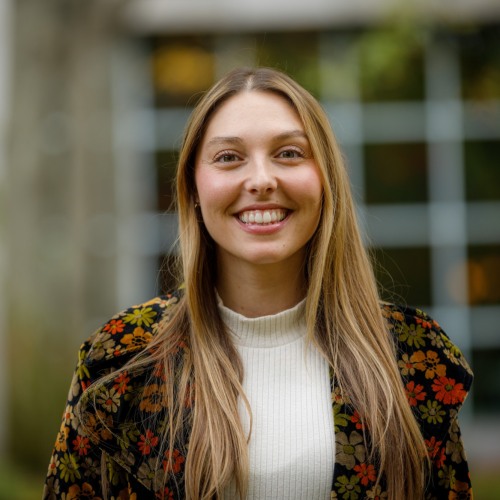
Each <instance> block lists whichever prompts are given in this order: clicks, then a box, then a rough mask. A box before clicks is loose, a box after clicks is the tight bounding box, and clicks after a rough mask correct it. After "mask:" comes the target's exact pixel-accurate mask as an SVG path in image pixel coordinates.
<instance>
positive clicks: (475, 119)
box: [0, 0, 500, 500]
mask: <svg viewBox="0 0 500 500" xmlns="http://www.w3.org/2000/svg"><path fill="white" fill-rule="evenodd" d="M402 4H403V3H402V2H401V3H400V4H396V3H393V2H392V1H391V0H371V1H369V2H367V1H361V0H351V1H350V2H340V1H338V0H308V1H303V0H288V1H287V2H285V1H283V0H274V1H273V2H269V1H265V0H252V1H251V2H250V1H248V2H231V1H229V0H212V1H211V2H208V1H206V0H189V1H186V0H182V1H181V0H130V1H125V0H107V1H102V0H86V1H85V2H82V1H81V0H46V1H45V2H40V1H39V0H17V1H16V0H0V499H5V500H11V499H21V500H29V499H31V498H33V499H35V498H39V497H40V495H41V488H42V483H43V478H44V476H45V470H46V467H47V464H48V459H49V456H50V453H51V449H52V445H53V441H54V439H55V436H56V432H57V430H58V428H59V421H60V415H61V413H62V411H63V409H64V404H65V398H66V394H67V391H68V388H69V382H70V377H71V373H72V371H73V368H74V366H75V363H76V353H77V349H78V347H79V345H80V343H81V342H82V340H83V339H84V338H86V337H87V336H88V335H89V334H90V333H91V332H92V331H93V330H94V329H95V328H97V327H98V326H99V325H100V324H101V323H102V322H104V321H105V320H107V319H108V318H109V317H110V316H112V315H113V314H114V313H115V312H117V311H118V310H120V309H122V308H124V307H127V306H130V305H131V304H133V303H137V302H141V301H144V300H146V299H148V298H150V297H151V296H153V295H155V294H156V293H158V292H159V291H160V290H162V289H163V288H164V287H165V286H168V284H169V283H168V276H165V275H162V273H160V267H161V264H162V262H164V261H165V260H166V261H167V262H168V259H169V255H171V252H172V244H173V242H174V240H175V237H176V231H177V229H176V216H175V213H173V212H172V211H171V210H170V203H171V201H172V178H173V175H174V170H175V161H176V152H177V149H178V146H179V142H180V138H181V135H182V131H183V128H184V125H185V121H186V118H187V116H188V115H189V113H190V109H191V108H192V106H193V103H194V102H195V100H196V97H197V96H199V94H200V93H201V92H203V91H204V90H205V89H206V88H207V87H209V86H210V85H211V84H212V83H213V82H214V81H215V80H216V79H218V78H219V77H220V76H221V75H222V74H224V73H225V72H226V71H228V70H230V69H231V68H233V67H235V66H240V65H266V66H273V67H277V68H279V69H281V70H284V71H286V72H288V73H289V74H290V75H291V76H293V77H294V78H295V79H297V80H298V81H299V82H300V83H301V84H302V85H304V86H305V87H306V88H308V89H309V90H310V91H311V92H312V93H313V94H314V95H315V96H316V97H317V98H318V99H319V100H320V101H321V102H322V103H323V105H324V107H325V109H326V111H327V113H328V115H329V117H330V119H331V122H332V125H333V127H334V130H335V132H336V134H337V136H338V137H339V140H340V142H341V144H342V147H343V150H344V152H345V156H346V159H347V163H348V166H349V171H350V175H351V179H352V184H353V189H354V193H355V197H356V201H357V204H358V208H359V216H360V220H361V223H362V224H363V226H364V229H365V233H366V241H367V245H369V246H370V247H371V248H372V250H373V255H374V257H375V258H376V260H377V262H378V264H377V271H378V275H379V280H380V283H381V288H382V289H383V290H384V291H383V294H384V296H387V297H389V298H391V299H392V300H394V298H396V300H399V301H403V302H407V303H410V304H414V305H417V306H420V307H422V308H424V309H426V310H428V311H429V312H430V313H431V314H432V315H433V316H434V317H435V318H437V319H438V321H439V322H440V323H441V324H442V325H443V328H444V329H445V331H447V332H448V334H449V335H450V336H451V337H452V339H453V340H454V341H455V342H456V343H457V344H458V345H459V346H460V347H461V349H462V350H463V351H464V352H465V353H466V355H467V357H468V359H469V360H470V362H471V364H472V366H473V369H474V371H475V374H476V380H475V385H474V390H473V393H472V395H471V396H470V398H469V399H468V401H467V402H466V405H465V407H464V410H463V412H462V427H463V431H464V439H465V444H466V449H467V451H468V456H469V459H470V465H471V469H472V479H473V483H474V486H475V490H476V498H479V500H481V499H489V498H500V479H499V477H500V3H499V2H497V1H496V0H478V1H474V2H473V1H467V0H454V1H453V2H452V1H451V0H444V1H437V0H436V1H433V0H429V1H427V2H416V1H415V2H405V3H404V8H401V6H402ZM395 5H396V6H397V7H395Z"/></svg>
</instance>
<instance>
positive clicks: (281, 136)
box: [207, 129, 308, 146]
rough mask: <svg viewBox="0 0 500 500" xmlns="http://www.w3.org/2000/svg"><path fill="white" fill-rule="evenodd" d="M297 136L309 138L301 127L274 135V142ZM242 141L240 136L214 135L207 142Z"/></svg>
mask: <svg viewBox="0 0 500 500" xmlns="http://www.w3.org/2000/svg"><path fill="white" fill-rule="evenodd" d="M296 137H299V138H302V139H306V140H308V138H307V135H306V134H305V132H304V131H303V130H299V129H297V130H290V131H286V132H282V133H281V134H278V135H276V136H274V137H273V138H272V140H273V142H280V141H284V140H286V139H293V138H296ZM242 143H243V139H242V138H241V137H238V136H217V137H212V139H210V140H209V141H208V142H207V146H213V145H218V144H242Z"/></svg>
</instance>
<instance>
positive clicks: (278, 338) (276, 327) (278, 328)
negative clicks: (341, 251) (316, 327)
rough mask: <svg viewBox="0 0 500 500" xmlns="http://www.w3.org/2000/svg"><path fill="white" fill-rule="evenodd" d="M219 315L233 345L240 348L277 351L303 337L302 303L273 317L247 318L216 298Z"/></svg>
mask: <svg viewBox="0 0 500 500" xmlns="http://www.w3.org/2000/svg"><path fill="white" fill-rule="evenodd" d="M217 302H218V307H219V313H220V315H221V318H222V320H223V321H224V323H225V325H226V326H227V327H228V329H229V331H230V333H231V334H232V335H233V339H234V342H235V344H236V345H239V346H244V347H278V346H282V345H286V344H289V343H291V342H294V341H295V340H297V339H299V338H301V337H304V336H305V335H306V320H305V306H306V299H303V300H302V301H300V302H299V303H298V304H297V305H296V306H294V307H292V308H291V309H286V310H285V311H281V312H279V313H277V314H271V315H269V316H261V317H259V318H247V317H246V316H243V315H242V314H239V313H237V312H234V311H233V310H232V309H229V308H228V307H226V306H225V305H224V304H223V302H222V299H221V298H220V297H219V295H218V294H217Z"/></svg>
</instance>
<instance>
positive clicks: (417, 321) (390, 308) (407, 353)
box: [382, 303, 472, 390]
mask: <svg viewBox="0 0 500 500" xmlns="http://www.w3.org/2000/svg"><path fill="white" fill-rule="evenodd" d="M382 314H383V315H384V317H385V318H386V320H387V322H388V324H389V330H390V331H391V332H392V334H393V336H394V341H395V344H396V351H397V354H398V357H399V358H400V361H403V362H408V363H407V366H405V367H403V366H402V363H400V369H401V372H402V375H403V376H408V375H410V376H415V375H418V374H419V373H420V372H422V375H423V376H424V378H426V379H434V378H436V377H454V378H455V379H459V380H460V381H461V382H462V383H463V384H464V388H465V389H466V390H468V389H469V388H470V385H471V384H472V370H471V368H470V366H469V364H468V362H467V360H466V359H465V357H464V355H463V354H462V352H461V350H460V349H459V348H458V347H457V346H456V345H455V344H454V343H453V342H452V341H451V339H450V337H449V336H448V335H447V334H446V333H445V332H444V330H443V329H442V328H441V326H440V324H439V323H438V322H437V321H436V320H435V319H433V318H431V317H430V316H429V315H428V314H427V313H425V312H424V311H422V310H420V309H417V308H414V307H409V306H399V305H395V304H388V303H383V304H382Z"/></svg>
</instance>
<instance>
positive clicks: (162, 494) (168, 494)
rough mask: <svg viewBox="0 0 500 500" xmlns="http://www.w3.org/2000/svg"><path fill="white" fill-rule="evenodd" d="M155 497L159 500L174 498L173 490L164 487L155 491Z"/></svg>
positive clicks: (172, 499) (171, 499)
mask: <svg viewBox="0 0 500 500" xmlns="http://www.w3.org/2000/svg"><path fill="white" fill-rule="evenodd" d="M156 498H158V499H159V500H160V499H161V500H174V492H173V491H172V490H171V489H170V488H165V489H164V490H163V491H159V492H158V493H156Z"/></svg>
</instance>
